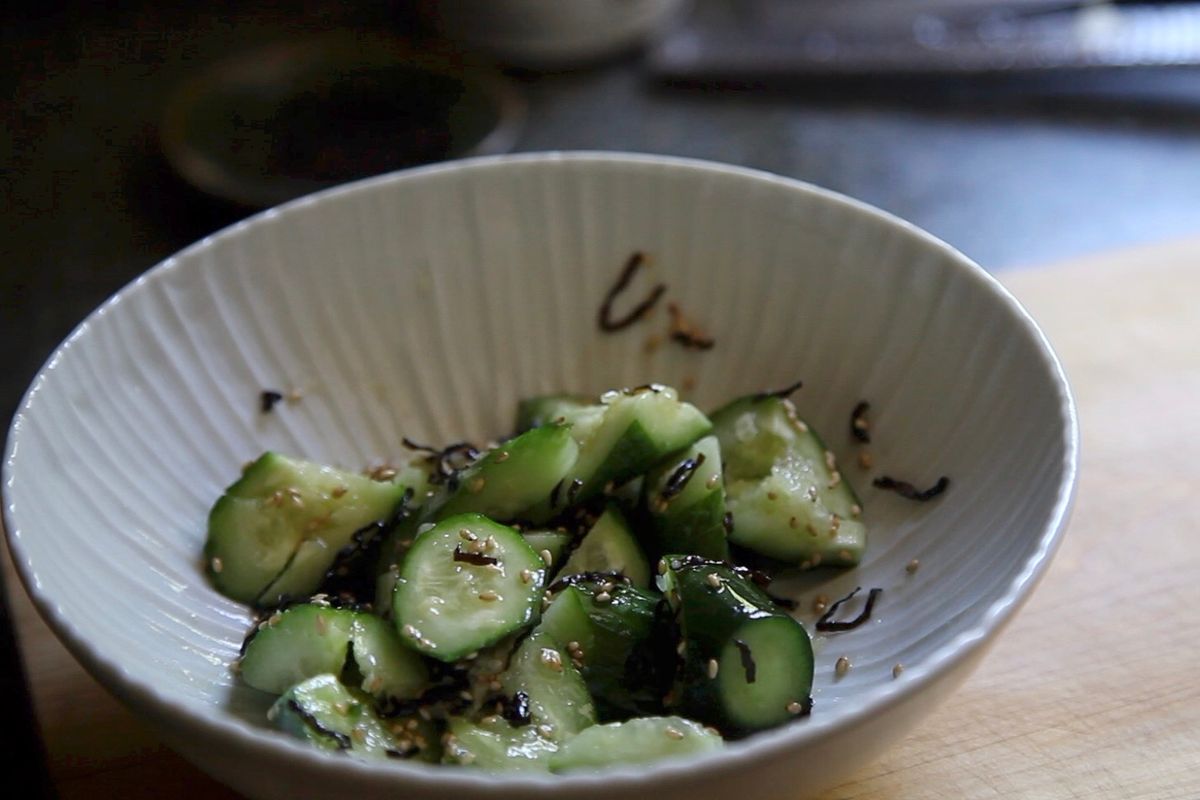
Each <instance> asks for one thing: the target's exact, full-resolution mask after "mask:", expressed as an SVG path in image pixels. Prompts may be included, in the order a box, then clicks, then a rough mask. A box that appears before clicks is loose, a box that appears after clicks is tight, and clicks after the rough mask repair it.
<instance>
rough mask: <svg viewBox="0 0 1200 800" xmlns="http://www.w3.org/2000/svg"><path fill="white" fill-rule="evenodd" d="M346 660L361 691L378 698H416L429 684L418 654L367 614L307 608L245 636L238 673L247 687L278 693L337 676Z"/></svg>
mask: <svg viewBox="0 0 1200 800" xmlns="http://www.w3.org/2000/svg"><path fill="white" fill-rule="evenodd" d="M347 655H349V656H350V658H351V659H352V661H353V663H354V665H355V668H356V670H357V672H358V674H359V675H360V676H361V678H362V689H363V690H364V691H366V692H369V693H370V694H371V695H374V696H375V697H378V698H380V699H385V698H392V699H395V700H407V699H411V698H414V697H417V696H419V695H420V694H421V692H422V691H424V689H425V687H426V686H428V684H429V673H428V670H426V668H425V664H424V662H422V661H421V658H420V656H418V655H417V654H416V653H414V652H412V651H411V650H409V649H407V648H406V647H404V645H403V644H401V642H400V638H399V637H398V636H397V635H396V632H395V630H393V629H392V628H391V627H390V626H389V625H388V624H387V623H386V622H385V621H383V620H381V619H379V618H378V617H375V616H372V615H371V614H368V613H364V612H357V611H351V610H349V609H339V608H329V607H327V606H319V605H313V604H306V605H298V606H292V607H291V608H288V609H286V610H285V611H280V612H276V613H275V614H273V615H272V616H271V617H270V618H269V619H268V620H267V621H266V622H264V623H263V624H262V625H260V626H259V627H258V628H257V629H256V630H255V631H253V632H252V633H251V634H250V638H248V639H247V640H246V644H245V645H244V653H243V655H242V659H241V674H242V678H243V680H245V681H246V683H247V684H249V685H250V686H253V687H254V688H255V689H259V690H261V691H264V692H271V693H273V694H280V693H282V692H284V691H286V690H287V689H288V687H290V686H293V685H295V684H297V683H300V682H301V681H304V680H306V679H307V678H311V677H313V676H316V675H321V674H326V673H328V674H333V675H341V674H342V673H343V670H344V667H345V666H346V663H347Z"/></svg>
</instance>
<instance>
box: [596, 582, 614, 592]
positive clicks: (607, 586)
mask: <svg viewBox="0 0 1200 800" xmlns="http://www.w3.org/2000/svg"><path fill="white" fill-rule="evenodd" d="M615 588H617V585H616V584H615V583H613V582H612V581H605V582H604V583H602V584H600V591H602V592H611V591H612V590H613V589H615Z"/></svg>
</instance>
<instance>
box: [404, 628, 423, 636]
mask: <svg viewBox="0 0 1200 800" xmlns="http://www.w3.org/2000/svg"><path fill="white" fill-rule="evenodd" d="M404 635H405V636H407V637H408V638H410V639H420V638H421V632H420V631H419V630H417V629H416V628H415V627H414V626H412V625H405V626H404Z"/></svg>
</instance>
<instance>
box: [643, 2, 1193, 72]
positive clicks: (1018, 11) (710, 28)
mask: <svg viewBox="0 0 1200 800" xmlns="http://www.w3.org/2000/svg"><path fill="white" fill-rule="evenodd" d="M704 11H705V13H702V14H697V15H696V16H695V17H693V19H692V20H691V21H689V23H688V24H687V25H685V26H684V27H682V28H680V29H678V30H676V31H675V32H674V33H673V34H672V35H670V36H669V37H667V38H666V39H664V40H663V41H662V42H661V43H660V44H659V45H658V46H657V47H656V48H655V49H654V50H653V52H652V53H651V56H650V59H649V65H650V68H651V70H652V71H653V72H654V73H655V74H656V75H657V76H659V77H662V78H666V79H682V80H695V79H714V80H727V79H732V80H737V79H747V78H749V79H755V78H789V77H798V78H805V77H877V76H942V75H946V76H955V75H957V76H972V75H988V74H1018V73H1033V74H1038V73H1047V72H1051V71H1062V70H1076V71H1079V70H1096V69H1114V68H1129V67H1179V66H1192V65H1200V2H1170V1H1169V0H1163V1H1160V2H1158V3H1141V2H1119V3H1111V2H1086V1H1084V0H840V1H839V2H836V3H809V2H796V1H795V0H741V2H729V3H723V4H716V3H713V4H708V5H707V6H706V7H705V9H704Z"/></svg>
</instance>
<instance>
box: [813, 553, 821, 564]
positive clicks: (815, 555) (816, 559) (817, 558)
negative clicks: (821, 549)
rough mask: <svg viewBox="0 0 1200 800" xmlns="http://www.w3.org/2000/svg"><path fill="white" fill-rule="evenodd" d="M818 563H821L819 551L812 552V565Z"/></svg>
mask: <svg viewBox="0 0 1200 800" xmlns="http://www.w3.org/2000/svg"><path fill="white" fill-rule="evenodd" d="M820 563H821V554H820V553H813V554H812V565H813V566H814V567H815V566H817V565H818V564H820Z"/></svg>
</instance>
